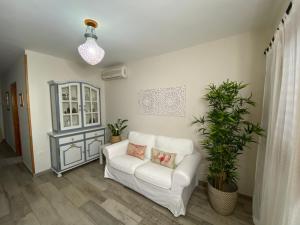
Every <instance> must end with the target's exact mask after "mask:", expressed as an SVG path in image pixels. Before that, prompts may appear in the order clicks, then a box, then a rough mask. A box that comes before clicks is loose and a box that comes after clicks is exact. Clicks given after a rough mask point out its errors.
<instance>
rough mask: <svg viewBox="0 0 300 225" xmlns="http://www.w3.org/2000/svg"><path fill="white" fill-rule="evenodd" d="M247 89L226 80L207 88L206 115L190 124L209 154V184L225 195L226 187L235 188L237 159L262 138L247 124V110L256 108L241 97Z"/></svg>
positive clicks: (259, 129) (253, 127)
mask: <svg viewBox="0 0 300 225" xmlns="http://www.w3.org/2000/svg"><path fill="white" fill-rule="evenodd" d="M246 86H247V84H243V83H239V82H232V81H229V80H227V81H225V82H223V83H222V84H221V85H219V86H216V85H214V84H211V85H209V87H208V88H207V90H208V93H207V94H206V95H205V100H207V102H208V105H209V111H208V112H207V113H206V115H205V116H202V117H199V118H196V117H195V120H194V121H193V122H192V124H195V125H198V126H199V129H198V132H199V133H200V134H201V135H202V136H203V139H202V141H201V145H202V146H203V148H204V149H205V150H206V151H207V153H208V157H207V159H208V161H209V163H210V164H209V173H208V181H209V182H210V184H211V185H212V186H213V187H215V188H217V189H219V190H221V191H226V190H227V187H228V185H231V186H232V184H234V187H237V186H236V183H237V179H238V173H237V164H238V160H237V156H238V155H239V154H241V153H242V152H243V151H244V149H245V147H247V145H248V144H249V143H251V142H255V135H263V129H262V128H261V127H260V126H259V124H254V123H252V122H250V121H248V120H247V115H248V114H249V106H255V102H254V101H252V94H251V95H250V96H248V97H243V96H242V95H241V93H240V91H241V90H242V89H244V88H245V87H246Z"/></svg>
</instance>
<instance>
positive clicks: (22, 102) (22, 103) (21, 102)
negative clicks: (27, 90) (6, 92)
mask: <svg viewBox="0 0 300 225" xmlns="http://www.w3.org/2000/svg"><path fill="white" fill-rule="evenodd" d="M19 104H20V107H24V98H23V93H19Z"/></svg>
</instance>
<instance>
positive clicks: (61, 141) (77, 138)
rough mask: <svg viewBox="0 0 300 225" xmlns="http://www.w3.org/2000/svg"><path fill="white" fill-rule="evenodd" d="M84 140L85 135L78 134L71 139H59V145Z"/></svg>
mask: <svg viewBox="0 0 300 225" xmlns="http://www.w3.org/2000/svg"><path fill="white" fill-rule="evenodd" d="M80 140H83V134H78V135H74V136H70V137H63V138H60V139H59V145H63V144H67V143H71V142H75V141H80Z"/></svg>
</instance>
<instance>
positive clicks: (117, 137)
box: [111, 136, 122, 144]
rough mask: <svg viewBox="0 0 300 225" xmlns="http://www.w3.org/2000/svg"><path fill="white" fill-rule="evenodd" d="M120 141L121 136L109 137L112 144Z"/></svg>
mask: <svg viewBox="0 0 300 225" xmlns="http://www.w3.org/2000/svg"><path fill="white" fill-rule="evenodd" d="M121 140H122V139H121V136H111V143H112V144H114V143H117V142H120V141H121Z"/></svg>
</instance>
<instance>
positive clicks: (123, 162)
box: [109, 155, 148, 175]
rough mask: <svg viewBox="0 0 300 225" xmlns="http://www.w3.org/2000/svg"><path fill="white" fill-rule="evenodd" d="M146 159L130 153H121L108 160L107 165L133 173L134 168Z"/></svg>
mask: <svg viewBox="0 0 300 225" xmlns="http://www.w3.org/2000/svg"><path fill="white" fill-rule="evenodd" d="M147 161H148V160H141V159H138V158H136V157H133V156H130V155H122V156H117V157H114V158H112V159H111V160H109V165H110V166H111V167H113V168H114V169H117V170H119V171H122V172H124V173H127V174H132V175H133V174H134V171H135V170H136V168H137V167H138V166H140V165H142V164H144V163H146V162H147Z"/></svg>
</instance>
